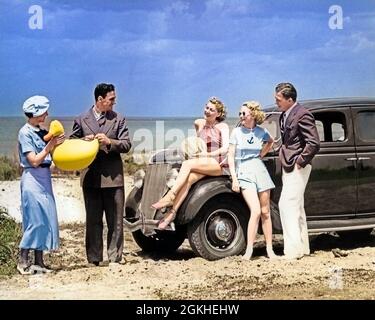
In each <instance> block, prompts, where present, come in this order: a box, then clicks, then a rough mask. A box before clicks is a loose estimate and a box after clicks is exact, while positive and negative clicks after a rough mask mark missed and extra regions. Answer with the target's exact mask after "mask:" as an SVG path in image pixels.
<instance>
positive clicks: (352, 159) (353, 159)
mask: <svg viewBox="0 0 375 320" xmlns="http://www.w3.org/2000/svg"><path fill="white" fill-rule="evenodd" d="M345 160H346V161H356V160H358V158H354V157H353V158H346V159H345Z"/></svg>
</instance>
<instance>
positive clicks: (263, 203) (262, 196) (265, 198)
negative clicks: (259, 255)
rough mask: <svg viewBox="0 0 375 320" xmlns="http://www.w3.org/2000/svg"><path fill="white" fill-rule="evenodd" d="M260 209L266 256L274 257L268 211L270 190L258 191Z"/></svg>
mask: <svg viewBox="0 0 375 320" xmlns="http://www.w3.org/2000/svg"><path fill="white" fill-rule="evenodd" d="M258 195H259V202H260V211H261V215H260V217H261V219H262V229H263V234H264V238H265V240H266V249H267V256H268V258H270V259H274V258H276V257H277V256H276V255H275V253H274V252H273V249H272V220H271V213H270V190H266V191H263V192H259V194H258Z"/></svg>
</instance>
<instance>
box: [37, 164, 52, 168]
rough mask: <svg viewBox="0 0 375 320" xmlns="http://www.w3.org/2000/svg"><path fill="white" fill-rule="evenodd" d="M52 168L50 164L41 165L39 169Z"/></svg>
mask: <svg viewBox="0 0 375 320" xmlns="http://www.w3.org/2000/svg"><path fill="white" fill-rule="evenodd" d="M50 166H51V164H50V163H41V164H40V165H39V168H49V167H50Z"/></svg>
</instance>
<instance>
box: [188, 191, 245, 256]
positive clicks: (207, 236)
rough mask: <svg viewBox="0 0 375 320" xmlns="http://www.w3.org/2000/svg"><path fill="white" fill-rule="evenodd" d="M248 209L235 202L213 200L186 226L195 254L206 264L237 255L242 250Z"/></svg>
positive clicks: (230, 200) (229, 199)
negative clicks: (209, 261)
mask: <svg viewBox="0 0 375 320" xmlns="http://www.w3.org/2000/svg"><path fill="white" fill-rule="evenodd" d="M248 220H249V211H248V207H247V206H246V205H244V204H243V203H241V202H240V201H238V199H236V198H233V197H231V198H228V197H224V198H223V197H221V198H214V199H211V200H210V201H209V202H207V203H206V204H205V205H204V206H203V207H202V209H201V210H200V211H199V212H198V214H197V216H196V217H195V218H194V219H193V221H192V222H191V223H190V224H189V225H188V238H189V242H190V246H191V248H192V249H193V250H194V252H195V253H196V254H197V255H198V256H201V257H203V258H205V259H207V260H217V259H221V258H225V257H228V256H233V255H238V254H240V253H242V252H243V251H244V250H245V247H246V240H245V234H246V229H247V224H248Z"/></svg>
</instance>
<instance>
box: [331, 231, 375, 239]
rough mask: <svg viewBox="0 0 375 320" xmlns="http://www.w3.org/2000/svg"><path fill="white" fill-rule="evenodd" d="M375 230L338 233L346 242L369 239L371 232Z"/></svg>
mask: <svg viewBox="0 0 375 320" xmlns="http://www.w3.org/2000/svg"><path fill="white" fill-rule="evenodd" d="M373 230H374V229H361V230H350V231H337V232H336V233H337V234H338V235H339V236H340V237H341V238H342V239H344V240H351V239H356V240H361V239H364V240H365V239H368V238H369V237H370V234H371V232H372V231H373Z"/></svg>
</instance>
